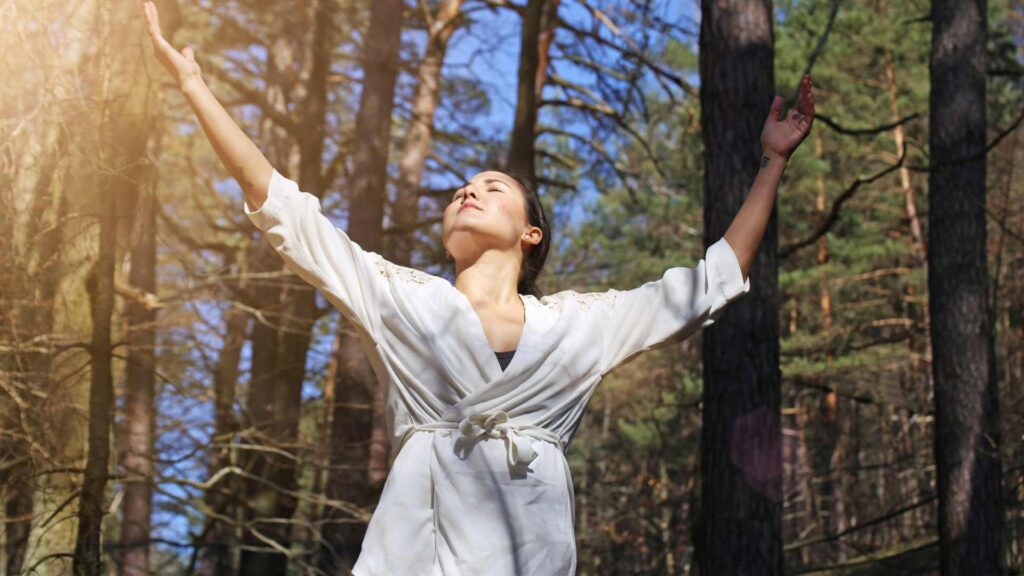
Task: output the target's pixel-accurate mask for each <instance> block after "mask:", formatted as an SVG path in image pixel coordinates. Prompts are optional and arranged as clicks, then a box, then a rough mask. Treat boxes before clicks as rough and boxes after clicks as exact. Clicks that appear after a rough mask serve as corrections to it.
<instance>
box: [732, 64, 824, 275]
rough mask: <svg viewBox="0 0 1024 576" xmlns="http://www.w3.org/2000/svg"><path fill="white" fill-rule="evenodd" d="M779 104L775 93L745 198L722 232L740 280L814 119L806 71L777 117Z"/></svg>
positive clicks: (752, 262) (811, 95) (780, 102)
mask: <svg viewBox="0 0 1024 576" xmlns="http://www.w3.org/2000/svg"><path fill="white" fill-rule="evenodd" d="M782 105H783V101H782V97H781V96H776V97H775V100H774V101H773V102H772V108H771V113H770V114H769V115H768V119H767V120H766V121H765V124H764V129H763V130H762V131H761V150H762V152H761V169H760V170H759V171H758V173H757V177H756V178H755V179H754V184H753V185H752V186H751V187H750V192H749V193H748V194H747V198H746V200H744V201H743V205H742V206H741V207H740V210H739V212H737V213H736V217H735V218H734V219H733V221H732V224H730V225H729V229H728V230H726V232H725V241H726V242H728V243H729V246H731V247H732V249H733V251H734V252H735V253H736V259H737V260H739V263H740V271H741V272H742V273H743V279H744V280H746V278H747V273H748V272H749V270H750V267H751V266H752V265H753V264H754V257H755V256H756V255H757V249H758V246H760V244H761V239H762V238H763V237H764V231H765V228H767V226H768V219H769V218H770V217H771V214H772V206H774V204H775V196H776V193H777V192H778V190H779V182H780V181H781V180H782V173H783V172H784V171H785V169H786V164H788V163H789V158H790V156H791V155H792V154H793V152H794V151H795V150H796V148H797V146H799V145H800V143H801V142H803V141H804V138H806V137H807V135H808V134H809V133H810V131H811V125H812V124H813V123H814V94H812V93H811V76H810V75H809V74H808V75H806V76H804V79H803V82H802V83H801V85H800V95H799V97H798V98H797V103H796V106H795V107H794V108H793V109H792V110H791V111H790V113H789V114H787V115H786V117H785V118H783V119H782V120H778V117H779V113H781V112H782Z"/></svg>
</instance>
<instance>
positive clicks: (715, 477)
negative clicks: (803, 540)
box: [697, 0, 783, 575]
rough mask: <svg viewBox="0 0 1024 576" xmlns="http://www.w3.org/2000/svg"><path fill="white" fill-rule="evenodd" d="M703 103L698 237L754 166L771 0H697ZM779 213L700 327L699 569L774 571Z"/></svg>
mask: <svg viewBox="0 0 1024 576" xmlns="http://www.w3.org/2000/svg"><path fill="white" fill-rule="evenodd" d="M701 13H702V16H701V29H700V75H701V86H700V103H701V127H702V132H703V135H704V147H705V153H704V168H705V174H704V195H705V196H704V197H705V211H704V243H705V246H707V245H710V244H711V243H712V242H714V241H716V240H718V239H719V238H721V236H722V235H723V234H724V233H725V230H726V228H727V227H728V226H729V224H730V223H731V222H732V219H733V217H734V216H735V214H736V212H737V211H738V210H739V207H740V205H741V204H742V203H743V200H744V199H745V197H746V194H747V191H748V190H749V188H750V184H751V182H753V180H754V178H755V176H756V174H757V171H758V169H759V164H760V162H759V159H760V154H761V142H760V135H761V130H762V128H763V126H764V121H765V118H767V116H768V111H769V109H770V105H771V101H772V98H773V96H774V94H775V77H774V68H773V66H774V63H773V53H774V31H773V23H772V6H771V2H768V1H761V2H752V3H744V4H742V5H736V4H735V3H734V2H730V1H728V0H703V2H702V4H701ZM777 250H778V234H777V228H776V211H775V210H773V211H772V215H771V219H770V221H769V223H768V227H767V229H766V231H765V234H764V239H763V241H762V243H761V246H760V248H759V250H758V254H757V257H756V259H755V261H754V265H753V267H752V268H751V270H750V283H751V285H752V286H753V289H752V293H751V294H750V295H748V297H746V298H744V299H743V300H742V301H740V302H737V303H735V304H733V305H732V306H733V307H732V308H730V310H729V312H728V314H726V315H724V316H723V317H722V318H721V319H719V320H718V321H717V322H715V324H713V325H712V326H710V327H708V328H707V329H706V330H705V331H704V335H703V338H704V348H703V361H704V366H703V371H704V414H703V418H704V423H703V429H702V437H701V474H702V476H701V479H702V483H703V486H702V489H701V505H702V508H703V510H702V512H701V515H700V517H701V525H700V532H701V535H700V537H699V538H697V542H698V543H699V544H700V546H699V548H698V554H697V556H698V560H697V561H698V565H699V567H700V573H701V574H704V575H713V574H749V575H757V574H781V573H782V569H783V557H782V519H781V512H782V502H781V481H782V474H781V472H782V456H781V443H782V436H781V421H780V400H781V398H780V396H781V394H780V373H779V319H778V313H777V310H778V261H777Z"/></svg>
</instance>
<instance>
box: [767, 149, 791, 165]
mask: <svg viewBox="0 0 1024 576" xmlns="http://www.w3.org/2000/svg"><path fill="white" fill-rule="evenodd" d="M788 162H789V155H787V154H782V153H780V152H775V151H774V150H764V151H762V152H761V167H762V168H764V167H765V166H767V165H771V164H783V165H785V164H786V163H788Z"/></svg>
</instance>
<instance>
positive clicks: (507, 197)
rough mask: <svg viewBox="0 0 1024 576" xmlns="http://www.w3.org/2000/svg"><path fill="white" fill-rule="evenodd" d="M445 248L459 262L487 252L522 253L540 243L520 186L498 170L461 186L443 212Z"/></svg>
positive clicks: (487, 172)
mask: <svg viewBox="0 0 1024 576" xmlns="http://www.w3.org/2000/svg"><path fill="white" fill-rule="evenodd" d="M443 230H444V233H443V236H444V239H443V241H444V245H445V248H446V249H447V250H448V252H449V253H450V254H451V255H452V258H453V259H454V260H455V261H456V262H458V261H460V260H464V259H467V258H470V259H471V258H475V257H476V256H478V255H479V254H481V253H483V252H484V251H485V250H488V249H499V250H513V249H514V250H519V249H521V248H522V247H523V246H524V242H525V243H527V244H536V243H537V242H539V241H540V235H541V232H540V228H537V227H536V226H530V224H529V219H528V217H527V214H526V198H525V197H524V196H523V191H522V189H521V188H520V187H519V184H518V183H517V182H516V181H515V180H514V179H512V178H511V177H510V176H507V175H506V174H503V173H501V172H498V171H496V170H488V171H485V172H480V173H479V174H477V175H475V176H473V177H472V178H471V179H470V180H469V182H467V183H466V184H463V185H462V186H461V187H459V188H458V189H457V190H456V191H455V193H454V194H453V196H452V198H451V200H450V202H449V204H448V206H447V207H446V208H445V210H444V220H443Z"/></svg>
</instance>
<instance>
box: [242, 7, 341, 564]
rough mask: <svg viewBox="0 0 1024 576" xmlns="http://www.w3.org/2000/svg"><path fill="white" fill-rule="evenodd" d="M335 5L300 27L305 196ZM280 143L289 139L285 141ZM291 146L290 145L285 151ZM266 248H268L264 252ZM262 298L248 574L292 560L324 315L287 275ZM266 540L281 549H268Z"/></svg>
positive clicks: (313, 167) (289, 77)
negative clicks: (318, 330)
mask: <svg viewBox="0 0 1024 576" xmlns="http://www.w3.org/2000/svg"><path fill="white" fill-rule="evenodd" d="M333 9H334V3H333V2H331V1H330V0H319V1H317V2H314V3H313V4H311V6H310V9H309V13H308V14H307V16H306V17H305V18H304V19H301V21H302V22H304V23H305V24H303V25H306V24H309V25H311V26H312V28H311V32H310V33H309V34H308V35H306V37H308V38H309V40H308V43H307V45H306V52H307V55H308V59H307V61H306V62H307V63H308V76H307V78H308V79H307V80H306V82H305V84H304V85H303V86H302V87H300V89H302V90H304V92H305V97H304V99H303V102H302V103H300V104H298V107H299V109H300V110H301V111H302V115H303V116H302V118H301V123H300V127H299V131H298V133H299V138H298V142H297V148H298V158H297V159H296V158H294V156H293V155H290V154H287V153H281V154H280V155H281V156H290V159H293V160H295V161H297V164H298V172H299V177H298V183H299V185H300V187H301V188H302V190H303V191H305V192H309V193H311V194H313V195H315V196H317V197H322V195H323V189H324V182H323V176H322V158H321V156H322V153H323V125H324V122H325V114H326V98H327V96H326V86H327V74H328V72H329V69H330V66H329V64H330V53H331V49H332V44H331V38H332V36H333V29H332V24H333V20H334V18H333ZM291 37H297V38H302V37H304V35H303V34H301V31H300V30H294V29H287V30H285V31H284V33H283V34H282V36H281V37H280V38H279V39H277V40H276V41H275V42H274V43H273V46H272V51H273V52H274V54H273V58H272V60H273V62H274V67H273V69H272V74H273V78H272V79H271V82H272V84H273V85H274V86H273V90H272V94H271V95H270V96H269V97H268V98H270V99H271V100H272V102H273V105H277V106H282V105H283V100H284V98H285V88H284V87H285V86H288V85H290V83H291V82H292V81H293V79H294V78H293V74H294V70H292V69H291V61H292V59H293V58H295V55H296V54H297V53H299V52H300V48H299V47H297V46H296V45H294V44H293V42H292V41H291V40H290V38H291ZM280 141H286V140H285V139H284V138H282V139H281V140H280ZM285 148H289V146H285ZM265 249H266V248H265ZM264 256H266V257H267V258H268V259H270V260H271V261H273V265H268V264H267V263H263V267H264V268H266V267H273V268H276V269H280V268H281V264H282V263H281V260H280V259H278V258H276V257H275V256H271V255H270V254H267V253H264ZM257 293H259V294H260V295H261V296H260V297H259V299H260V301H261V302H262V303H263V304H265V305H269V306H271V307H273V308H276V310H275V311H274V312H276V313H277V314H279V315H276V314H275V315H274V317H273V322H272V324H271V325H269V326H268V325H266V324H264V323H262V322H257V323H256V324H255V327H254V329H253V364H252V376H251V378H250V390H249V402H248V405H249V417H250V426H249V429H248V431H247V432H248V433H249V434H251V436H252V438H251V442H250V443H253V444H257V445H270V446H273V447H274V448H276V450H275V451H273V452H271V451H263V450H261V449H259V448H256V449H253V450H248V451H247V452H248V454H247V455H246V457H245V458H244V460H245V468H246V469H247V472H248V473H249V474H250V475H251V479H250V480H249V481H247V482H245V501H244V505H245V506H246V508H247V510H246V512H247V520H248V522H249V528H248V529H247V530H246V531H245V532H244V534H243V542H244V544H245V545H246V547H245V548H243V550H242V554H241V561H240V566H239V571H240V572H241V573H242V574H267V575H274V574H285V572H286V570H287V567H288V557H287V556H286V555H285V554H283V553H281V552H279V551H277V550H276V549H275V548H277V546H280V547H282V548H284V549H288V548H289V547H290V545H291V539H292V527H291V524H290V520H291V519H292V516H293V514H294V513H295V509H296V505H297V500H296V497H295V495H294V494H295V491H296V488H297V486H298V479H297V468H296V460H297V444H298V437H299V417H300V412H301V403H302V386H303V384H304V383H305V380H306V355H307V353H308V352H309V345H310V341H311V338H312V328H313V323H314V322H315V320H316V317H317V314H318V310H317V307H316V291H315V290H314V289H313V287H312V286H310V285H309V284H308V283H306V282H304V281H302V280H300V279H299V278H298V277H297V276H294V275H288V277H287V280H286V281H285V282H284V283H283V286H280V287H270V288H269V289H268V288H260V289H258V290H257ZM266 539H269V540H272V541H273V542H275V543H276V546H274V547H270V546H268V544H267V542H266Z"/></svg>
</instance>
